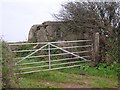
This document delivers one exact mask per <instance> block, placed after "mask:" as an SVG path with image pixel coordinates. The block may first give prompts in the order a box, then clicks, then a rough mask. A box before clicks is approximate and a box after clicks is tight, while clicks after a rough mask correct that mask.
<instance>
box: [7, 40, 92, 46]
mask: <svg viewBox="0 0 120 90" xmlns="http://www.w3.org/2000/svg"><path fill="white" fill-rule="evenodd" d="M89 41H92V40H74V41H57V42H38V43H14V44H8V45H10V46H15V45H34V44H47V43H51V44H55V43H72V42H89Z"/></svg>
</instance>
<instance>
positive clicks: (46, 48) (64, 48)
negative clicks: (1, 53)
mask: <svg viewBox="0 0 120 90" xmlns="http://www.w3.org/2000/svg"><path fill="white" fill-rule="evenodd" d="M91 46H92V45H84V46H72V47H62V48H63V49H70V48H80V47H91ZM56 49H58V48H50V50H56ZM35 50H37V49H34V50H19V51H12V52H33V51H35ZM41 50H48V48H46V49H41Z"/></svg>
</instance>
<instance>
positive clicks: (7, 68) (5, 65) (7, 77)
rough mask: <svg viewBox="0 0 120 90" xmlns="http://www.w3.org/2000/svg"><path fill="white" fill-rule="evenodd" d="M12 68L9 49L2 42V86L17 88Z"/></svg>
mask: <svg viewBox="0 0 120 90" xmlns="http://www.w3.org/2000/svg"><path fill="white" fill-rule="evenodd" d="M14 69H15V62H14V59H13V55H12V53H11V50H10V48H9V47H8V45H7V44H6V43H5V42H2V83H3V85H2V88H19V84H18V80H17V77H16V75H15V70H14Z"/></svg>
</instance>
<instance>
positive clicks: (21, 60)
mask: <svg viewBox="0 0 120 90" xmlns="http://www.w3.org/2000/svg"><path fill="white" fill-rule="evenodd" d="M48 44H49V43H48ZM48 44H46V45H44V46H42V47H41V48H39V49H37V50H35V51H34V52H32V53H31V54H29V55H27V56H26V57H24V58H22V59H21V60H20V61H18V62H17V63H16V64H18V63H20V62H22V61H23V60H25V59H27V58H28V57H30V56H31V55H33V54H35V53H36V52H38V51H40V50H41V49H43V48H44V47H46V46H47V45H48Z"/></svg>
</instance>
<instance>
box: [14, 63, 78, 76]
mask: <svg viewBox="0 0 120 90" xmlns="http://www.w3.org/2000/svg"><path fill="white" fill-rule="evenodd" d="M78 66H80V65H73V66H66V67H59V68H52V69H45V70H36V71H30V72H22V73H16V74H30V73H36V72H42V71H50V70H60V69H65V68H72V67H78Z"/></svg>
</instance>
